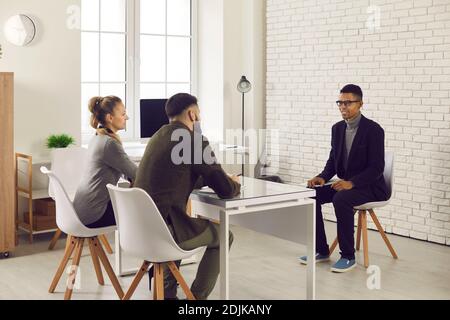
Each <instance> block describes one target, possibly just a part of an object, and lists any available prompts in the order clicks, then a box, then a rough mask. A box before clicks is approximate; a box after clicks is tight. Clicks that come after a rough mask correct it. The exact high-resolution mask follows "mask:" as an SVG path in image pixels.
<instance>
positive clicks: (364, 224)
mask: <svg viewBox="0 0 450 320" xmlns="http://www.w3.org/2000/svg"><path fill="white" fill-rule="evenodd" d="M360 214H361V231H362V238H363V251H364V267H366V268H368V267H369V240H368V238H367V215H366V211H362V212H361V213H360Z"/></svg>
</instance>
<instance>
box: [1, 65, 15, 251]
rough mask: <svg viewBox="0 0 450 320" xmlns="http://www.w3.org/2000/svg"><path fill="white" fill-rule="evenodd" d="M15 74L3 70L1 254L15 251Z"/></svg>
mask: <svg viewBox="0 0 450 320" xmlns="http://www.w3.org/2000/svg"><path fill="white" fill-rule="evenodd" d="M13 114H14V74H13V73H5V72H0V121H1V124H0V253H1V254H2V255H5V256H7V255H8V254H9V252H11V251H13V250H14V247H15V242H16V239H15V238H16V237H15V234H16V226H15V172H16V170H15V168H14V128H13V125H14V120H13Z"/></svg>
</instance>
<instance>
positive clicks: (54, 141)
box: [47, 134, 75, 149]
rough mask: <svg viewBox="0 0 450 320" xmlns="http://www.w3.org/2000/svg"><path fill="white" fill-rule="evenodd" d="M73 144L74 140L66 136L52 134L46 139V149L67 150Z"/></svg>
mask: <svg viewBox="0 0 450 320" xmlns="http://www.w3.org/2000/svg"><path fill="white" fill-rule="evenodd" d="M74 144H75V139H74V138H73V137H71V136H69V135H67V134H59V135H58V134H52V135H51V136H49V137H48V138H47V148H49V149H57V148H67V147H68V146H70V145H74Z"/></svg>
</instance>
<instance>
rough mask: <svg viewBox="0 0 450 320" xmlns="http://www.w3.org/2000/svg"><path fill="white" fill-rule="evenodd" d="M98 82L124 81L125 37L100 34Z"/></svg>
mask: <svg viewBox="0 0 450 320" xmlns="http://www.w3.org/2000/svg"><path fill="white" fill-rule="evenodd" d="M100 45H101V46H100V80H101V81H102V82H110V81H120V82H122V81H125V80H126V79H125V63H126V61H125V35H123V34H107V33H103V34H101V39H100Z"/></svg>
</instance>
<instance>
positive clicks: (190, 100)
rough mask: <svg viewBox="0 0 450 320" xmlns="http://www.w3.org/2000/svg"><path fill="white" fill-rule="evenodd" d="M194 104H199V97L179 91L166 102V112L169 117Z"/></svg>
mask: <svg viewBox="0 0 450 320" xmlns="http://www.w3.org/2000/svg"><path fill="white" fill-rule="evenodd" d="M192 105H197V98H196V97H194V96H193V95H190V94H189V93H178V94H176V95H174V96H172V97H171V98H170V99H169V100H167V102H166V114H167V117H168V118H169V119H171V118H173V117H176V116H178V115H180V114H182V113H183V111H184V110H186V109H187V108H189V107H190V106H192Z"/></svg>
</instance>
